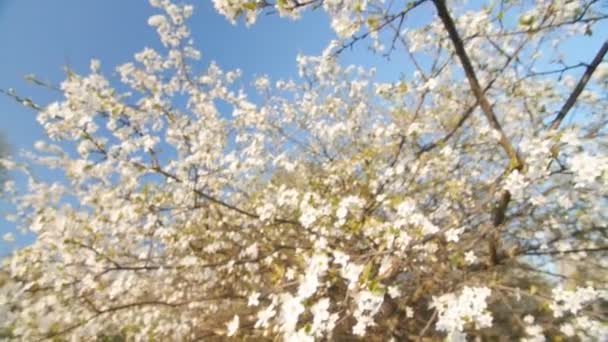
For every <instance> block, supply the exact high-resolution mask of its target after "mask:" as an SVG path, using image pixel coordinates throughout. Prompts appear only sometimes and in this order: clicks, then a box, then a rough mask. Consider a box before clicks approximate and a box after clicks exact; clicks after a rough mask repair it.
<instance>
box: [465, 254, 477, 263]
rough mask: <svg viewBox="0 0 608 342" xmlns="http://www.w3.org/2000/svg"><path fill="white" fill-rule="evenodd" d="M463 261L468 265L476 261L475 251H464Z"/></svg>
mask: <svg viewBox="0 0 608 342" xmlns="http://www.w3.org/2000/svg"><path fill="white" fill-rule="evenodd" d="M464 261H465V262H466V263H467V264H469V265H472V264H474V263H476V262H477V256H476V255H475V252H473V251H469V252H466V253H465V254H464Z"/></svg>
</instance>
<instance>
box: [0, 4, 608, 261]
mask: <svg viewBox="0 0 608 342" xmlns="http://www.w3.org/2000/svg"><path fill="white" fill-rule="evenodd" d="M189 2H191V3H193V4H194V5H195V6H196V12H195V15H194V16H193V18H191V20H190V23H191V28H192V33H193V37H194V39H195V42H196V45H197V46H198V47H199V49H200V50H201V51H202V53H203V60H202V61H201V63H202V65H207V63H209V61H210V60H215V61H217V62H218V63H219V65H220V66H221V67H222V68H223V69H225V70H228V69H234V68H240V69H241V70H242V71H243V75H244V80H245V82H247V81H249V80H251V79H252V78H253V77H254V76H255V75H261V74H267V75H269V76H271V78H273V79H275V80H276V79H277V78H280V77H289V76H295V75H296V73H297V69H296V62H295V57H296V55H297V54H298V53H304V54H311V55H315V54H319V53H320V52H321V51H322V50H323V48H324V47H325V46H326V44H327V42H328V41H329V40H330V39H332V38H334V34H333V32H332V31H331V29H330V25H329V22H328V20H327V18H326V17H325V15H324V14H323V13H322V11H317V12H314V13H307V14H306V15H304V17H303V19H302V20H299V21H292V20H289V19H285V18H279V17H278V16H276V15H271V16H264V15H263V16H260V17H259V18H258V22H257V23H256V24H255V25H253V26H252V27H250V28H247V27H245V25H243V24H240V25H237V26H233V25H231V24H230V23H229V22H228V21H227V20H226V19H225V18H224V17H221V16H220V15H219V14H217V13H216V12H215V10H214V9H213V7H212V3H211V1H208V0H189ZM424 12H426V13H424ZM153 13H156V10H155V9H153V8H151V7H150V6H149V5H148V4H147V1H144V0H137V1H134V0H131V1H127V0H87V1H85V0H52V1H51V0H0V88H2V89H8V88H14V89H15V90H17V92H18V93H20V94H23V95H27V96H29V97H31V98H33V99H35V100H36V102H37V103H40V104H46V103H48V102H50V101H53V100H56V99H57V94H56V93H53V92H50V91H48V90H46V89H42V88H40V87H37V86H33V85H30V84H28V83H27V82H26V81H25V80H24V76H25V75H27V74H35V75H37V76H38V78H40V79H42V80H49V81H51V82H53V83H59V82H60V81H61V80H62V79H63V78H64V73H63V66H65V65H70V67H71V68H73V69H75V70H76V71H77V72H83V73H84V72H87V70H88V65H89V61H90V60H91V58H97V59H100V60H101V61H102V69H103V71H104V73H106V74H107V75H111V74H112V72H113V70H114V67H115V66H116V65H120V64H122V63H125V62H128V61H130V60H131V59H132V56H133V54H134V53H135V52H138V51H140V50H141V49H142V48H143V47H145V46H149V47H153V48H161V47H160V44H159V42H158V39H157V38H156V33H155V32H154V30H153V28H151V27H149V26H148V25H147V18H148V17H149V16H150V15H151V14H153ZM423 14H424V15H423V16H422V17H424V16H427V15H428V14H432V12H429V11H427V10H423ZM422 17H421V16H420V15H417V16H415V17H414V18H412V19H410V20H414V21H420V20H424V19H425V18H422ZM603 26H604V27H605V26H606V25H603ZM607 31H608V28H607ZM598 36H601V34H596V35H595V37H594V38H590V39H588V41H587V42H586V44H588V45H586V46H585V47H584V48H583V47H582V46H574V49H572V56H571V57H572V58H573V59H576V60H579V61H580V60H588V59H589V58H590V56H592V55H593V54H594V53H595V51H594V49H596V46H599V43H598V42H599V40H601V39H602V37H598ZM368 45H369V43H368V42H364V43H360V44H359V45H357V46H356V47H355V51H354V52H352V51H347V52H346V53H345V54H344V55H343V56H342V58H343V60H344V61H345V62H347V63H351V62H356V63H358V64H363V65H367V66H370V65H374V66H381V67H379V68H378V70H379V73H378V76H379V78H381V79H384V80H395V79H398V78H399V76H400V73H401V72H403V71H404V68H408V66H407V65H406V63H405V59H404V58H402V57H401V56H399V58H393V59H392V60H391V62H387V61H386V60H385V59H383V58H382V57H378V56H373V55H372V54H369V53H367V52H366V49H367V46H368ZM590 48H591V49H592V50H590ZM393 57H395V56H393ZM0 115H1V121H0V132H2V133H3V134H4V135H5V136H6V140H7V141H8V142H9V144H10V145H11V147H12V150H13V152H14V153H15V154H17V153H18V152H19V151H20V150H23V149H31V148H32V146H33V143H34V142H35V141H36V140H40V139H42V138H43V135H42V130H41V128H40V127H39V126H38V124H37V122H36V120H35V113H33V112H32V111H29V110H27V109H25V108H24V107H22V106H21V105H19V104H17V103H16V102H14V101H13V100H11V99H9V98H7V97H5V96H0ZM40 176H43V178H44V176H45V175H40ZM46 176H49V174H47V175H46ZM6 209H8V208H7V206H6V205H5V204H2V203H0V210H6ZM0 216H3V215H0ZM8 231H14V226H13V225H12V224H11V223H8V222H6V221H5V220H4V219H3V218H2V217H0V236H1V235H3V234H4V233H5V232H8ZM17 238H18V241H17V243H16V244H11V245H7V244H5V243H3V242H2V241H1V240H0V256H2V255H5V254H6V253H8V252H9V251H10V250H12V249H13V248H15V247H16V246H20V245H23V244H25V243H27V241H28V240H31V237H29V238H27V237H25V238H24V237H20V236H19V235H17Z"/></svg>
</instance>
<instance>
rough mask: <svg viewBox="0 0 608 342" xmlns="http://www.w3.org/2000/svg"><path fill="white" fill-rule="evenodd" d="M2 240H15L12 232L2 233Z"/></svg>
mask: <svg viewBox="0 0 608 342" xmlns="http://www.w3.org/2000/svg"><path fill="white" fill-rule="evenodd" d="M2 240H4V241H6V242H13V241H15V235H13V233H6V234H4V235H2Z"/></svg>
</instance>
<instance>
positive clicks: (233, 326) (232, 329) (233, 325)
mask: <svg viewBox="0 0 608 342" xmlns="http://www.w3.org/2000/svg"><path fill="white" fill-rule="evenodd" d="M226 326H227V328H228V332H227V334H226V335H227V336H234V334H236V332H237V330H239V316H238V315H234V318H233V319H232V321H230V322H228V324H226Z"/></svg>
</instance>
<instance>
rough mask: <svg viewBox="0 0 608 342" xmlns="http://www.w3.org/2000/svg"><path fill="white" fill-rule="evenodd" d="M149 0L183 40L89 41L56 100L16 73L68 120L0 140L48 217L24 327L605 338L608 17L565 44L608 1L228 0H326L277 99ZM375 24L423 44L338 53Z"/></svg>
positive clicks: (4, 296) (28, 216)
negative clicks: (316, 33)
mask: <svg viewBox="0 0 608 342" xmlns="http://www.w3.org/2000/svg"><path fill="white" fill-rule="evenodd" d="M150 3H151V4H152V5H153V6H154V7H157V8H158V9H159V14H157V15H154V16H152V17H151V18H150V19H149V21H148V24H149V25H151V26H153V27H155V28H156V30H157V31H158V34H159V37H160V40H161V42H162V43H163V45H164V47H165V49H164V50H162V51H155V50H153V49H150V48H146V49H144V50H142V51H141V52H139V53H137V54H136V55H135V57H134V61H133V62H130V63H126V64H124V65H120V66H118V67H117V68H116V71H117V73H118V75H119V77H118V78H119V79H116V80H112V79H108V78H106V77H105V76H104V75H102V73H101V72H100V62H99V61H96V60H94V61H92V62H91V68H90V69H91V70H90V73H88V74H84V75H80V74H76V73H75V72H73V71H69V72H68V74H67V78H66V79H65V81H63V82H62V83H61V85H60V86H59V89H60V90H61V93H62V98H61V99H58V100H57V101H56V102H53V103H50V104H47V105H39V104H37V103H36V102H35V101H34V100H32V99H29V98H26V97H23V96H21V95H18V94H14V93H9V95H10V96H12V97H14V98H15V99H17V100H19V101H21V102H22V103H23V104H24V105H26V106H28V107H31V108H32V109H34V110H36V111H37V112H38V121H39V122H40V124H41V125H42V126H43V127H44V129H45V132H46V134H47V135H48V138H49V139H48V140H47V141H41V142H39V143H37V144H36V145H35V149H36V150H37V152H31V153H27V154H26V155H25V157H27V158H28V160H29V161H30V162H29V163H18V162H15V161H12V160H8V159H5V160H3V165H4V166H5V167H7V168H9V169H12V170H13V172H22V173H23V174H24V175H25V176H27V179H28V181H27V184H25V187H26V188H25V189H19V186H16V185H15V184H14V183H9V186H7V190H8V191H10V192H11V193H12V195H11V196H12V198H14V201H15V205H16V207H17V209H18V212H17V213H15V215H14V216H13V217H12V219H14V220H15V221H17V222H18V224H19V225H20V226H21V227H22V228H23V229H26V230H29V231H31V232H33V233H35V234H36V236H37V238H36V241H35V242H34V243H33V244H31V245H30V246H27V247H25V248H23V249H21V250H18V251H17V252H15V253H13V254H12V255H11V256H9V257H7V258H6V259H5V260H4V264H3V268H2V272H3V274H4V279H3V280H2V283H1V284H0V286H1V289H0V310H1V312H2V315H4V317H5V320H4V322H2V323H0V324H3V329H4V330H3V333H4V334H5V336H9V337H12V338H16V339H19V340H25V341H33V340H39V339H55V340H72V341H80V340H96V339H100V340H137V341H139V340H150V341H157V340H183V341H196V340H218V339H219V340H223V339H226V340H229V339H233V340H256V341H257V340H275V339H277V338H278V339H281V340H285V341H314V340H353V339H357V338H361V340H370V341H373V340H379V341H380V340H381V341H385V340H396V341H407V340H441V339H444V338H447V339H448V340H453V341H456V340H465V339H466V338H467V336H468V337H469V338H481V339H482V340H485V339H491V338H494V339H498V338H499V337H500V336H502V337H503V338H504V337H506V338H507V339H508V340H512V339H518V338H521V339H524V340H528V341H544V340H545V338H553V339H554V340H560V339H561V340H566V339H571V338H579V339H581V340H602V339H603V340H606V339H607V338H608V328H607V325H606V324H607V319H608V314H607V310H606V300H607V299H608V292H607V290H606V288H605V282H606V275H607V273H606V268H607V267H608V264H607V261H608V260H607V259H606V254H607V253H606V251H607V250H608V228H607V222H606V219H607V214H608V201H607V195H608V187H606V183H607V181H608V155H607V151H608V140H607V138H606V134H607V133H608V132H607V130H606V123H607V122H608V113H607V112H606V107H607V106H608V96H607V94H608V92H607V89H608V66H607V64H606V63H603V62H602V60H603V58H604V56H605V55H606V52H607V50H608V41H607V42H600V43H599V44H598V46H594V47H593V49H594V50H592V49H589V50H588V51H585V52H584V54H585V55H588V60H584V61H580V63H574V64H573V63H571V62H569V61H568V60H567V59H566V57H565V56H567V53H565V51H564V49H565V48H566V46H568V44H567V43H568V42H571V41H580V40H582V39H585V35H592V34H593V32H594V30H596V28H598V27H600V28H601V27H602V25H604V27H605V23H604V21H605V20H606V19H608V14H606V12H605V11H603V10H605V8H602V5H601V4H600V3H599V2H598V1H597V0H580V1H579V0H572V1H570V0H551V1H550V0H538V1H536V2H535V3H532V2H529V1H520V0H510V1H492V2H488V3H486V4H481V5H480V4H476V3H472V4H469V3H465V2H462V1H460V0H458V1H449V2H446V1H444V0H416V1H409V2H407V1H398V0H396V1H383V0H353V1H346V0H299V1H296V0H277V1H276V2H269V1H264V0H258V1H248V0H214V1H213V3H214V6H215V8H216V9H217V10H218V12H219V13H221V14H222V15H224V16H226V17H227V18H228V19H229V20H231V21H233V22H234V23H235V24H236V23H237V22H238V21H240V18H241V17H244V18H245V21H246V22H247V24H253V23H254V22H255V20H256V18H257V16H258V15H259V14H260V13H264V12H267V13H273V14H275V15H280V16H285V17H289V18H292V19H297V18H298V17H299V16H301V15H306V13H305V12H306V11H307V10H312V9H315V10H318V9H322V10H323V11H325V12H326V13H327V15H328V16H329V18H330V20H331V25H332V28H333V29H334V30H335V32H336V34H337V37H338V39H336V40H335V41H332V42H328V47H327V49H326V50H325V52H324V53H323V55H321V56H301V57H299V58H298V60H297V63H298V67H299V75H300V78H299V79H295V80H292V79H289V80H276V81H271V80H269V79H268V78H266V77H261V78H259V79H257V80H256V81H255V88H256V89H257V91H258V92H259V94H260V95H261V96H259V97H256V98H262V100H260V101H254V100H253V99H252V97H251V96H249V97H248V95H247V94H246V92H245V90H244V89H239V88H238V87H237V86H236V85H235V80H237V79H238V77H239V74H240V72H239V71H238V70H237V71H224V70H221V69H220V68H219V67H218V66H217V65H216V64H214V63H210V64H209V66H208V68H207V69H206V71H204V72H202V73H200V74H199V73H195V72H194V71H193V69H192V65H193V63H198V62H196V61H197V60H198V59H199V57H200V53H199V52H198V51H197V50H196V48H195V47H194V45H193V43H192V40H191V38H190V31H189V30H188V27H187V26H186V21H187V19H188V17H190V16H191V14H192V11H193V7H192V6H190V5H183V4H176V3H172V2H170V1H169V0H151V1H150ZM423 14H424V15H423ZM425 15H426V16H427V17H428V21H427V22H425V23H423V24H422V25H410V24H409V23H410V21H411V18H412V17H413V16H421V17H424V16H425ZM355 44H368V45H370V46H371V48H372V49H373V50H374V52H375V53H377V54H385V55H387V56H391V55H392V54H396V52H397V51H403V52H405V54H404V56H406V58H407V59H408V61H407V63H408V65H411V66H412V68H411V69H412V70H411V72H408V71H407V70H403V75H404V76H403V77H402V79H401V80H400V81H398V82H394V83H380V82H378V81H377V80H376V78H375V76H374V71H373V70H366V69H364V68H362V67H357V66H345V65H341V64H340V62H339V57H340V55H341V54H342V53H345V50H346V49H348V48H350V47H351V46H353V45H355ZM39 83H40V82H39ZM118 83H120V86H117V84H118ZM113 84H114V85H113ZM43 85H44V84H43ZM125 87H128V88H129V91H127V92H125V91H120V90H118V88H121V89H124V88H125ZM184 99H185V101H184ZM218 102H224V103H227V104H229V105H230V106H231V107H232V110H231V112H230V113H226V112H222V111H220V110H219V109H218V106H217V104H218ZM182 103H185V105H181V104H182ZM32 164H36V165H42V166H45V167H48V168H51V169H56V170H59V171H60V172H62V173H63V174H64V175H65V177H66V180H65V181H56V182H45V181H42V180H39V179H37V178H36V176H35V174H34V173H33V172H32V171H31V168H30V166H31V165H32Z"/></svg>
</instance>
